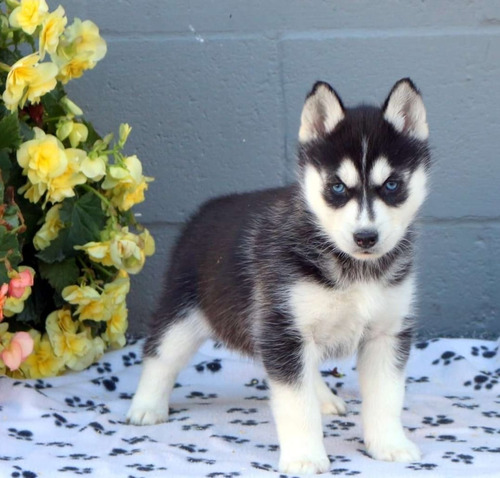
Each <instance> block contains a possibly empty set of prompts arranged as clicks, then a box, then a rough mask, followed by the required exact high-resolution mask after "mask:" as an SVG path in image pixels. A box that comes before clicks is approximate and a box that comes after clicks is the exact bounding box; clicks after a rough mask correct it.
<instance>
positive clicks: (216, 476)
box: [207, 471, 241, 478]
mask: <svg viewBox="0 0 500 478" xmlns="http://www.w3.org/2000/svg"><path fill="white" fill-rule="evenodd" d="M235 476H241V474H240V473H239V472H238V471H230V472H229V473H222V472H220V471H216V472H215V473H209V474H208V475H207V478H234V477H235Z"/></svg>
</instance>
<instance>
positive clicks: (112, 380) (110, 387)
mask: <svg viewBox="0 0 500 478" xmlns="http://www.w3.org/2000/svg"><path fill="white" fill-rule="evenodd" d="M119 381H120V380H119V379H118V377H99V378H95V379H94V380H91V382H92V383H93V384H94V385H103V386H104V388H105V389H106V390H107V391H108V392H114V391H115V390H116V384H117V383H118V382H119Z"/></svg>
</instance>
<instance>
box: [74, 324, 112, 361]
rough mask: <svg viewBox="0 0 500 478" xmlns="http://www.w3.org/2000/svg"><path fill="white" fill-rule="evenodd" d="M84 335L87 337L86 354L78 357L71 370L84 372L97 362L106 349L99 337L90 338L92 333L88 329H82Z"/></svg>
mask: <svg viewBox="0 0 500 478" xmlns="http://www.w3.org/2000/svg"><path fill="white" fill-rule="evenodd" d="M83 330H84V331H85V334H86V335H87V343H88V345H89V350H88V352H87V353H86V354H85V355H83V356H82V357H79V358H78V360H77V361H75V364H74V365H73V370H84V369H86V368H88V367H89V366H90V365H91V364H93V363H94V362H95V361H97V360H99V359H100V358H101V357H102V356H103V354H104V350H105V349H106V344H105V343H104V340H103V339H102V338H101V337H92V331H91V330H90V327H83Z"/></svg>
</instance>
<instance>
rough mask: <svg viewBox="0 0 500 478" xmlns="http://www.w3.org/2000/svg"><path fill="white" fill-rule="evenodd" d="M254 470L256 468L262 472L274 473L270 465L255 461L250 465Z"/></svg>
mask: <svg viewBox="0 0 500 478" xmlns="http://www.w3.org/2000/svg"><path fill="white" fill-rule="evenodd" d="M250 464H251V465H252V466H253V467H254V468H257V470H264V471H276V470H275V469H274V468H273V467H272V466H271V465H269V464H267V463H259V462H257V461H252V462H251V463H250Z"/></svg>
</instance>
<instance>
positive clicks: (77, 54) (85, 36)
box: [52, 18, 107, 84]
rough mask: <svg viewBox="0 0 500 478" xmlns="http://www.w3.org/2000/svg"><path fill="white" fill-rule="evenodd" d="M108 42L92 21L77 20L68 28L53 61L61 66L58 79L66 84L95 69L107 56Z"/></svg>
mask: <svg viewBox="0 0 500 478" xmlns="http://www.w3.org/2000/svg"><path fill="white" fill-rule="evenodd" d="M106 49H107V47H106V42H105V41H104V40H103V39H102V38H101V36H100V35H99V28H97V26H96V25H95V23H93V22H91V21H90V20H86V21H84V22H82V21H81V20H80V19H78V18H75V20H74V22H73V24H72V25H70V26H69V27H68V28H66V31H65V32H64V34H63V36H62V37H61V40H60V42H59V47H58V48H57V51H56V54H55V55H53V57H52V59H53V61H55V62H56V63H57V65H58V66H59V75H58V79H59V80H60V81H61V82H62V83H64V84H66V83H67V82H68V81H70V80H71V79H73V78H79V77H80V76H82V74H83V72H84V71H85V70H90V69H92V68H94V67H95V65H96V64H97V62H98V61H99V60H101V59H102V58H103V57H104V55H105V54H106Z"/></svg>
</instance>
